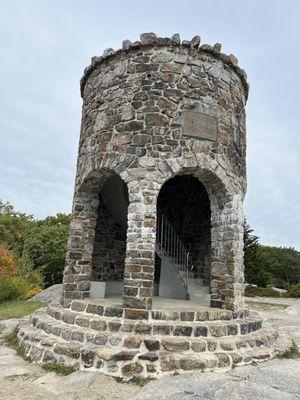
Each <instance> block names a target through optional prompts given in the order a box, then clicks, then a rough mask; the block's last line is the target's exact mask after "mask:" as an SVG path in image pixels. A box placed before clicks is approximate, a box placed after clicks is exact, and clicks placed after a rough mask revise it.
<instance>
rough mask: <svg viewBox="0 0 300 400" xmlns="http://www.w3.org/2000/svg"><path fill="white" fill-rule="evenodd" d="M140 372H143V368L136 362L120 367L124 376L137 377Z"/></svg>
mask: <svg viewBox="0 0 300 400" xmlns="http://www.w3.org/2000/svg"><path fill="white" fill-rule="evenodd" d="M142 371H143V366H142V365H141V364H140V363H138V362H135V363H131V364H126V365H124V367H122V374H123V375H124V376H132V375H138V374H140V373H141V372H142Z"/></svg>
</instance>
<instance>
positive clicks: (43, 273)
mask: <svg viewBox="0 0 300 400" xmlns="http://www.w3.org/2000/svg"><path fill="white" fill-rule="evenodd" d="M69 224H70V215H67V214H62V213H60V214H57V215H55V216H49V217H47V218H45V219H42V220H38V219H34V218H33V216H32V215H27V214H25V213H21V212H19V211H15V210H14V207H13V206H12V205H11V204H10V203H8V202H3V201H1V200H0V301H3V300H7V299H10V298H16V297H23V298H29V297H31V296H32V295H34V294H35V293H38V292H39V291H40V290H42V289H43V288H44V287H49V286H51V285H53V284H56V283H61V282H62V276H63V268H64V262H65V254H66V247H67V240H68V232H69ZM244 251H245V255H244V264H245V280H246V282H247V283H248V284H254V285H257V286H258V287H261V288H268V287H270V286H276V287H278V288H283V289H287V290H289V291H290V292H291V293H292V292H293V291H294V292H296V293H298V295H300V293H299V292H300V252H298V251H296V250H295V249H293V248H285V247H271V246H264V245H262V244H260V243H259V238H258V237H257V236H256V235H255V234H254V233H253V230H252V229H251V228H250V226H249V225H248V224H247V222H246V221H245V230H244Z"/></svg>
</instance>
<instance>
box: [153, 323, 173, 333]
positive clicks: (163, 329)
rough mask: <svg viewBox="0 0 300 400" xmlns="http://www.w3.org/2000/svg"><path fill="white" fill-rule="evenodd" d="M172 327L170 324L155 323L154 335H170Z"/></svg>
mask: <svg viewBox="0 0 300 400" xmlns="http://www.w3.org/2000/svg"><path fill="white" fill-rule="evenodd" d="M170 333H171V327H170V325H163V324H160V325H153V335H170Z"/></svg>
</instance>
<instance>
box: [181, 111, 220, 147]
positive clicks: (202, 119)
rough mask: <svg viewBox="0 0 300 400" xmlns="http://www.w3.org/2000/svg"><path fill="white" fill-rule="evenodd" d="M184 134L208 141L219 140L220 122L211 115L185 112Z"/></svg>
mask: <svg viewBox="0 0 300 400" xmlns="http://www.w3.org/2000/svg"><path fill="white" fill-rule="evenodd" d="M183 134H184V135H187V136H194V137H197V138H201V139H206V140H217V137H218V120H217V118H216V117H212V116H211V115H207V114H203V113H200V112H195V111H185V112H184V115H183Z"/></svg>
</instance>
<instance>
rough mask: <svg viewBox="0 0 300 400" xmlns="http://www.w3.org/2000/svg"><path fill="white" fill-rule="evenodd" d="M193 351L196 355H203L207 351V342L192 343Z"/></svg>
mask: <svg viewBox="0 0 300 400" xmlns="http://www.w3.org/2000/svg"><path fill="white" fill-rule="evenodd" d="M191 349H192V350H193V351H195V352H196V353H201V352H203V351H205V350H206V342H205V341H204V340H197V341H193V342H192V343H191Z"/></svg>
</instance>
